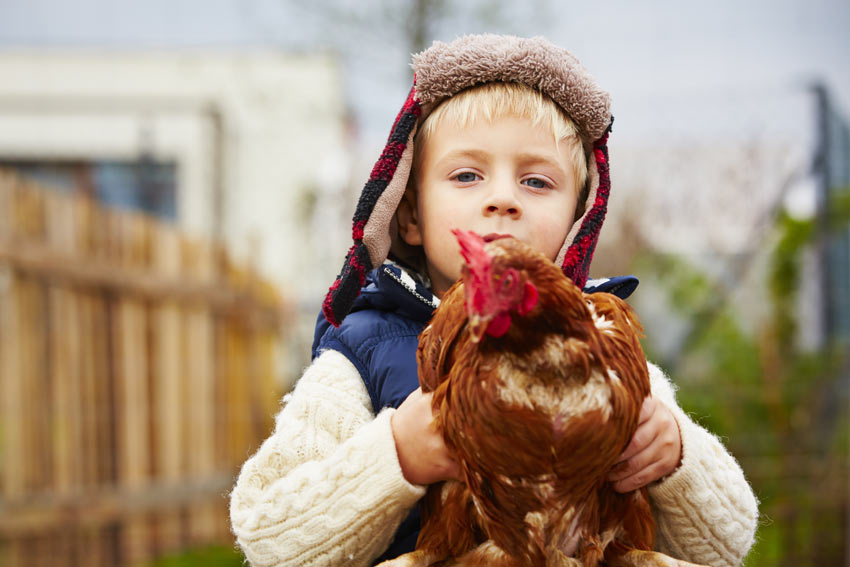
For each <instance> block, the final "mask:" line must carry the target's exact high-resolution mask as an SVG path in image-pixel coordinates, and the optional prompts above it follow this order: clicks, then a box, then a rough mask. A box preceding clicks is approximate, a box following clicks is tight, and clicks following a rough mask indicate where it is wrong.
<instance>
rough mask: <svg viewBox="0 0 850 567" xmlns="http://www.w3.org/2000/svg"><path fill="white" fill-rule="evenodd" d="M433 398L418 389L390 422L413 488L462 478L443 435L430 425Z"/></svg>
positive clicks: (403, 471)
mask: <svg viewBox="0 0 850 567" xmlns="http://www.w3.org/2000/svg"><path fill="white" fill-rule="evenodd" d="M432 397H433V394H432V393H428V394H423V393H422V389H421V388H417V389H416V390H414V391H413V392H412V393H411V394H410V395H409V396H408V397H407V399H406V400H404V402H402V404H401V405H400V406H399V407H398V409H397V410H396V412H395V413H394V414H393V416H392V418H391V419H390V427H391V428H392V430H393V438H394V439H395V447H396V452H397V453H398V462H399V464H400V465H401V472H402V474H404V478H405V479H406V480H407V482H409V483H411V484H431V483H434V482H439V481H441V480H448V479H453V478H457V477H458V475H459V474H460V471H459V469H458V466H457V463H456V462H455V461H454V460H453V459H452V458H451V456H450V455H449V450H448V449H446V445H445V443H444V442H443V437H442V435H441V434H440V432H439V431H437V429H436V428H435V427H433V426H432V425H431V423H432V421H433V420H434V417H433V415H432V414H431V398H432Z"/></svg>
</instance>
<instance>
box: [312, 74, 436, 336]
mask: <svg viewBox="0 0 850 567" xmlns="http://www.w3.org/2000/svg"><path fill="white" fill-rule="evenodd" d="M421 114H422V108H421V107H420V105H419V101H417V100H416V85H415V80H414V86H413V88H411V89H410V93H409V94H408V95H407V100H405V102H404V106H403V107H402V109H401V111H400V112H399V113H398V116H397V117H396V121H395V123H394V124H393V129H392V133H391V134H390V137H389V139H388V140H387V145H386V146H385V147H384V151H383V152H382V153H381V157H380V158H379V159H378V161H377V163H375V167H373V168H372V173H371V175H370V176H369V181H367V182H366V185H365V186H364V187H363V192H362V193H361V194H360V200H359V201H358V202H357V208H356V209H355V211H354V218H353V219H352V228H351V236H352V238H353V239H354V245H353V246H352V247H351V249H350V250H349V251H348V255H347V256H346V258H345V264H343V267H342V271H341V272H340V274H339V275H338V276H337V278H336V281H335V282H334V283H333V285H332V286H331V288H330V289H329V290H328V293H327V295H326V296H325V300H324V302H323V303H322V312H323V313H324V315H325V318H326V319H327V320H328V321H329V322H330V323H331V324H333V325H334V326H338V325H339V324H340V323H341V322H342V320H343V319H344V318H345V316H346V315H348V313H349V311H351V307H352V306H353V305H354V300H355V299H357V296H358V295H360V288H361V287H362V286H363V283H364V282H365V281H366V274H367V273H368V272H369V271H370V270H372V269H373V268H374V267H375V266H378V265H380V264H382V263H383V261H384V260H385V259H386V257H387V253H388V252H389V250H390V244H391V235H390V227H391V226H392V224H393V219H394V218H395V211H396V208H397V207H398V204H399V201H401V197H402V195H403V194H404V190H405V187H406V186H407V178H408V177H409V176H410V167H411V164H412V161H413V142H412V141H413V135H414V134H415V132H416V125H417V121H418V119H419V116H420V115H421Z"/></svg>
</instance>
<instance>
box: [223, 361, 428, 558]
mask: <svg viewBox="0 0 850 567" xmlns="http://www.w3.org/2000/svg"><path fill="white" fill-rule="evenodd" d="M393 411H394V410H391V409H387V410H384V411H382V412H381V413H380V414H379V415H378V416H377V417H375V415H374V414H373V412H372V406H371V402H370V401H369V395H368V394H367V392H366V387H365V385H364V384H363V381H362V380H361V379H360V376H359V374H358V373H357V370H356V369H355V367H354V365H353V364H351V362H350V361H349V360H348V359H347V358H345V357H344V356H343V355H342V354H340V353H338V352H336V351H333V350H327V351H325V352H323V353H322V354H321V355H320V356H319V357H317V358H316V359H315V361H314V362H313V364H312V365H311V366H310V367H308V368H307V370H305V372H304V375H303V376H302V377H301V379H300V380H299V381H298V384H297V386H296V388H295V390H294V391H293V392H292V394H290V395H289V396H288V397H287V398H285V405H284V407H283V409H282V410H281V411H280V412H279V413H278V415H277V417H276V419H275V429H274V432H273V433H272V435H271V436H270V437H269V438H268V439H266V440H265V442H264V443H263V444H262V446H261V447H260V448H259V450H258V451H257V452H256V454H254V455H253V456H251V457H250V458H249V459H248V460H247V461H246V462H245V464H244V465H243V466H242V470H241V472H240V474H239V477H238V479H237V481H236V486H235V487H234V489H233V491H232V493H231V495H230V521H231V526H232V529H233V533H234V534H235V536H236V541H237V542H238V544H239V546H240V547H241V548H242V551H243V552H244V553H245V556H246V557H247V558H248V561H249V562H250V563H251V565H253V566H254V567H266V566H272V565H275V566H285V565H304V566H311V565H316V566H318V565H322V566H327V565H352V566H357V565H368V564H369V563H370V562H371V560H373V559H374V558H375V557H377V556H378V555H380V554H381V553H382V552H383V551H384V549H386V547H387V546H388V545H389V543H390V541H391V539H392V537H393V534H394V533H395V530H396V528H397V527H398V525H399V524H400V523H401V521H402V519H404V517H405V516H406V515H407V513H408V512H409V510H410V508H411V507H412V506H413V505H414V504H415V503H416V501H417V500H418V499H419V498H421V497H422V496H423V495H424V493H425V488H424V487H420V486H415V485H412V484H410V483H408V482H407V481H406V480H405V479H404V476H403V475H402V472H401V468H400V466H399V464H398V456H397V454H396V449H395V442H394V440H393V435H392V431H391V429H390V416H391V415H392V413H393Z"/></svg>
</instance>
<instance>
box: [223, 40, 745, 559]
mask: <svg viewBox="0 0 850 567" xmlns="http://www.w3.org/2000/svg"><path fill="white" fill-rule="evenodd" d="M414 70H415V72H416V80H415V84H414V88H413V90H412V91H411V94H410V96H409V98H408V100H407V102H406V104H405V106H404V107H403V109H402V111H401V113H400V114H399V116H398V118H397V120H396V124H395V125H394V128H393V131H392V133H391V135H390V139H389V141H388V143H387V147H386V149H385V151H384V154H383V155H382V156H381V159H380V160H379V161H378V163H377V164H376V166H375V168H374V170H373V172H372V176H371V178H370V180H369V182H368V183H367V184H366V186H365V188H364V190H363V194H362V195H361V198H360V202H359V204H358V207H357V210H356V212H355V215H354V230H353V232H354V240H355V244H354V246H353V247H352V248H351V250H350V251H349V254H348V257H347V259H346V264H345V267H344V268H343V271H342V273H341V274H340V276H339V278H338V280H337V282H336V283H335V284H334V285H333V287H332V288H331V290H330V292H329V294H328V297H327V298H326V300H325V304H324V309H323V312H324V315H323V316H320V317H319V323H318V325H317V328H316V338H315V341H314V346H313V357H314V360H313V363H312V364H311V366H310V367H309V368H307V369H306V370H305V372H304V375H303V377H302V378H301V380H300V381H299V383H298V385H297V387H296V388H295V390H294V391H293V393H292V394H290V395H289V396H287V399H286V404H285V406H284V408H283V409H282V411H281V412H280V413H279V414H278V416H277V419H276V427H275V431H274V433H273V434H272V435H271V437H269V439H267V440H266V441H265V442H264V443H263V445H262V447H261V448H260V449H259V450H258V451H257V453H256V454H255V455H253V456H252V457H251V458H250V459H248V461H247V462H246V463H245V465H244V466H243V468H242V471H241V473H240V475H239V479H238V481H237V484H236V487H235V488H234V490H233V493H232V495H231V510H230V512H231V523H232V527H233V531H234V533H235V535H236V537H237V541H238V543H239V545H240V546H241V547H242V549H243V551H244V552H245V555H246V556H247V558H248V559H249V561H250V562H251V563H252V564H253V565H254V566H255V567H259V566H265V565H371V564H374V563H375V562H377V561H379V560H383V559H387V558H391V557H395V556H397V555H400V554H401V553H404V552H407V551H410V550H412V549H413V546H414V545H415V542H416V535H417V532H418V525H419V518H418V514H417V511H416V507H415V505H416V502H417V501H418V500H419V499H420V498H421V497H422V496H423V495H424V493H425V489H426V486H427V485H428V484H430V483H433V482H438V481H440V480H444V479H448V478H454V477H456V475H457V473H458V471H457V467H456V465H455V464H454V462H453V461H452V459H451V456H450V455H449V454H448V453H447V451H446V448H445V446H444V444H443V442H442V439H441V437H440V435H439V433H438V432H436V431H434V430H433V429H432V428H431V419H432V416H431V407H430V396H429V395H424V394H422V392H421V391H420V390H419V389H418V380H417V375H416V362H415V351H416V345H417V336H418V334H419V332H420V331H421V330H422V329H423V328H424V326H425V325H426V324H427V322H428V320H429V318H430V316H431V314H432V313H433V310H434V309H435V308H436V307H437V306H438V304H439V298H440V297H441V296H442V294H443V293H444V292H445V291H446V290H447V289H448V287H449V286H451V284H452V283H453V282H454V281H455V280H456V279H457V278H458V277H459V275H460V266H461V258H460V254H459V252H458V249H457V244H456V241H455V239H454V237H453V236H452V234H451V232H450V230H451V229H453V228H462V229H471V230H474V231H476V232H478V233H480V234H482V235H486V234H510V235H512V236H514V237H517V238H519V239H521V240H524V241H525V242H528V243H530V244H531V245H532V246H534V247H535V248H537V249H538V250H540V251H541V252H543V253H544V254H546V255H547V256H548V257H549V258H551V259H552V260H553V261H555V262H556V263H557V264H558V265H560V266H562V267H563V269H564V272H565V273H566V274H567V275H568V276H569V277H571V278H572V279H573V280H574V281H575V282H576V283H577V284H578V285H580V286H585V287H586V289H587V290H588V291H594V290H596V291H599V290H604V291H609V292H612V293H618V294H619V295H623V296H626V295H628V294H629V293H631V291H632V290H633V289H634V286H635V285H636V281H634V280H633V279H629V278H615V279H613V280H608V281H605V282H603V283H602V284H601V285H597V286H596V287H594V286H588V285H587V284H588V282H587V270H588V266H589V264H590V259H591V256H592V253H593V249H594V247H595V244H596V239H597V238H598V234H599V229H600V226H601V223H602V220H603V218H604V215H605V210H606V207H607V197H608V191H609V189H610V185H609V179H608V166H607V163H608V155H607V148H606V140H607V136H608V132H609V129H610V128H609V127H610V123H611V116H610V112H609V100H610V99H609V96H608V95H607V93H605V92H604V91H602V90H600V89H599V88H598V87H597V86H596V85H595V83H594V82H593V80H592V78H591V77H590V76H589V75H588V74H587V72H586V71H585V70H584V69H583V68H582V67H581V65H580V64H579V63H578V61H577V60H576V59H575V58H574V57H572V56H571V55H570V54H569V53H567V52H566V51H564V50H561V49H559V48H557V47H555V46H553V45H551V44H550V43H548V42H546V41H545V40H542V39H530V40H526V39H520V38H514V37H500V36H490V35H485V36H467V37H464V38H461V39H459V40H457V41H455V42H453V43H451V44H442V43H435V45H434V46H432V47H431V48H430V49H428V50H426V51H425V52H423V53H422V54H420V55H418V56H417V57H416V58H415V61H414ZM388 257H389V258H390V260H387V258H388ZM385 260H386V262H385ZM372 268H374V269H372ZM649 369H650V375H651V380H652V397H651V398H648V399H647V401H646V402H645V403H644V406H643V408H642V412H641V420H640V425H639V427H638V430H637V431H636V433H635V435H634V437H633V439H632V442H631V443H630V444H629V446H628V447H627V448H626V450H625V452H624V453H623V455H622V456H621V462H620V463H619V464H618V465H617V466H616V467H615V469H614V470H613V471H612V472H611V475H610V479H611V481H612V482H614V486H615V489H617V490H619V491H623V492H625V491H629V490H633V489H635V488H638V487H642V486H647V485H648V486H649V492H650V498H651V501H652V506H653V510H654V512H655V516H656V520H657V525H658V532H657V542H656V547H657V548H658V549H659V550H660V551H662V552H665V553H667V554H669V555H672V556H674V557H679V558H682V559H686V560H689V561H692V562H696V563H704V564H710V565H716V566H721V565H723V566H725V565H729V566H732V565H737V564H739V562H740V561H741V559H742V558H743V557H744V556H745V555H746V553H747V551H748V550H749V548H750V546H751V545H752V542H753V537H754V533H755V528H756V519H757V504H756V500H755V497H754V495H753V493H752V490H751V489H750V487H749V485H748V484H747V481H746V479H745V478H744V475H743V473H742V471H741V469H740V467H739V466H738V464H737V463H736V462H735V460H734V458H732V456H731V455H729V454H728V453H727V452H726V450H725V449H724V448H723V446H722V445H721V443H720V442H719V441H718V440H717V439H716V438H715V437H714V436H712V435H711V434H710V433H708V432H707V431H705V430H704V429H702V428H700V427H699V426H698V425H696V424H695V423H693V422H692V421H691V420H690V419H689V418H688V417H687V416H686V415H685V414H684V413H683V411H682V410H681V409H680V408H679V407H678V406H677V405H676V401H675V397H674V393H673V387H672V385H671V384H670V382H669V381H668V380H667V378H666V377H665V376H664V375H663V373H662V372H661V371H660V370H659V369H658V368H657V367H655V366H654V365H651V364H650V366H649Z"/></svg>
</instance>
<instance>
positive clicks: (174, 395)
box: [151, 226, 194, 552]
mask: <svg viewBox="0 0 850 567" xmlns="http://www.w3.org/2000/svg"><path fill="white" fill-rule="evenodd" d="M153 237H154V238H155V242H153V247H152V249H151V255H152V265H151V267H152V269H153V270H154V271H155V272H156V273H157V274H159V275H160V276H163V277H165V278H172V279H179V277H180V275H181V274H180V255H181V249H180V239H179V235H178V234H177V232H176V231H175V230H173V229H171V228H169V227H164V226H163V227H159V229H158V230H157V231H156V232H155V234H154V235H153ZM180 327H181V320H180V308H179V306H178V303H177V302H176V301H175V300H169V299H166V300H164V301H161V302H160V303H159V304H158V305H157V306H156V307H153V308H152V334H151V338H152V340H153V345H152V355H153V372H152V375H151V379H152V381H153V384H152V386H153V392H154V395H153V400H152V402H153V407H154V411H155V413H154V416H153V422H152V425H153V442H154V456H155V463H156V467H155V470H154V475H155V478H156V481H157V482H161V483H176V482H178V481H179V480H180V478H181V476H182V469H183V467H182V460H183V456H184V454H185V452H188V451H191V450H194V448H190V447H184V446H183V445H182V441H183V418H182V414H183V412H185V407H183V406H184V404H183V400H182V399H181V392H182V391H183V384H182V381H183V379H184V377H183V375H182V368H181V364H180V358H181V341H180V334H181V328H180ZM181 409H182V411H181ZM157 531H158V536H157V540H158V542H159V545H160V547H161V550H162V551H164V552H173V551H174V550H176V549H178V548H179V546H180V543H181V535H182V527H181V522H180V514H179V511H171V512H165V513H162V514H160V515H158V516H157Z"/></svg>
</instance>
